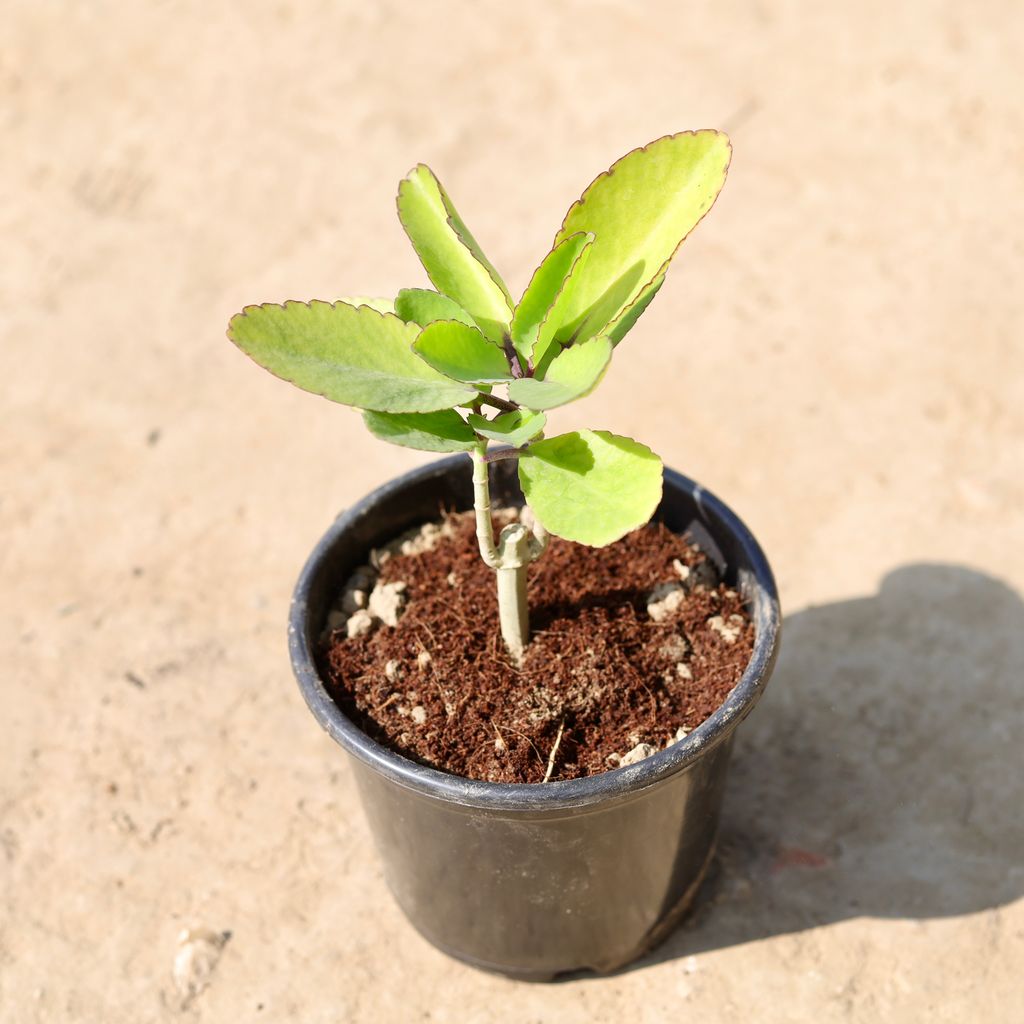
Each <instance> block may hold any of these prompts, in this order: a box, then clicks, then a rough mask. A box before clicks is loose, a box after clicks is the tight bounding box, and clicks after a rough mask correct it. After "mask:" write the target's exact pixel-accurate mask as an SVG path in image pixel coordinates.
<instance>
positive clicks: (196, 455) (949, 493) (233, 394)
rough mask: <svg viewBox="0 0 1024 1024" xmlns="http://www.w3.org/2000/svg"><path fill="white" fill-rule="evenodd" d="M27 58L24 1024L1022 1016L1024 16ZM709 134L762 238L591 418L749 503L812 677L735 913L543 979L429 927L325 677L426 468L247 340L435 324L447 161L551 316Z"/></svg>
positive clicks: (11, 109)
mask: <svg viewBox="0 0 1024 1024" xmlns="http://www.w3.org/2000/svg"><path fill="white" fill-rule="evenodd" d="M3 22H4V30H3V33H2V39H0V97H2V103H0V150H2V152H3V158H2V163H0V167H2V170H0V233H2V238H3V251H4V257H3V261H2V264H0V336H2V339H3V340H2V345H0V373H2V378H3V387H2V392H0V393H2V407H0V408H2V423H3V427H2V430H0V465H2V485H0V537H2V544H0V566H2V574H0V578H2V581H3V586H2V594H0V622H2V624H3V625H2V629H0V651H2V658H3V665H4V672H3V676H2V679H0V706H2V708H3V712H2V716H0V722H2V724H0V728H2V735H0V766H2V771H0V907H2V911H0V1019H3V1020H4V1021H5V1022H6V1021H11V1022H17V1024H21V1022H58V1021H60V1022H63V1021H71V1022H103V1024H122V1022H124V1024H129V1022H130V1024H139V1022H149V1021H171V1020H178V1019H182V1020H194V1021H202V1022H206V1021H211V1022H212V1021H217V1022H222V1021H223V1022H229V1021H230V1022H234V1021H287V1022H299V1021H301V1022H303V1024H310V1022H338V1021H351V1022H364V1021H365V1022H370V1021H377V1020H384V1021H431V1022H435V1024H436V1022H442V1021H450V1022H453V1024H454V1022H459V1024H461V1022H467V1021H469V1022H477V1021H479V1022H488V1021H510V1022H512V1021H515V1022H523V1021H530V1022H534V1021H544V1022H556V1021H557V1022H560V1024H573V1022H584V1021H587V1022H590V1021H595V1020H597V1021H630V1022H634V1021H635V1022H638V1024H639V1022H661V1021H665V1020H668V1019H673V1018H675V1017H676V1016H677V1015H683V1014H685V1016H686V1018H687V1019H693V1020H701V1021H707V1022H716V1021H722V1022H725V1021H735V1020H756V1021H758V1022H763V1024H772V1022H781V1021H813V1022H815V1024H827V1022H831V1021H847V1020H852V1021H876V1020H879V1021H880V1020H929V1021H933V1022H943V1021H957V1022H961V1021H965V1020H967V1021H972V1022H988V1021H993V1022H995V1021H999V1022H1003V1021H1008V1020H1011V1019H1013V1017H1014V1015H1015V1014H1017V1015H1019V1014H1020V1013H1021V1007H1020V995H1021V987H1020V978H1021V968H1022V965H1024V899H1022V897H1024V863H1022V862H1024V822H1022V818H1021V808H1022V806H1024V802H1022V795H1024V794H1022V789H1024V781H1022V780H1024V745H1022V744H1021V740H1020V737H1021V733H1022V728H1024V701H1022V700H1021V689H1020V687H1021V679H1022V675H1024V604H1022V602H1021V597H1020V593H1021V591H1022V589H1024V547H1022V544H1021V537H1022V533H1021V530H1022V527H1024V516H1022V512H1021V510H1022V508H1024V483H1022V478H1024V449H1022V440H1024V357H1022V348H1021V328H1022V324H1024V292H1022V290H1021V288H1020V277H1021V266H1022V263H1021V259H1022V255H1024V247H1022V243H1021V236H1020V226H1021V224H1022V223H1024V188H1022V185H1024V142H1022V140H1024V108H1022V107H1021V104H1020V92H1019V85H1020V52H1021V46H1022V44H1024V8H1022V7H1021V5H1020V4H1019V3H1016V2H1014V0H982V2H979V3H976V4H974V5H971V6H970V7H969V8H968V7H965V6H964V5H963V4H957V3H952V2H950V3H944V2H928V0H911V2H907V3H901V4H896V3H892V2H882V0H865V2H863V3H859V4H817V5H812V4H802V3H797V2H795V0H794V2H776V0H725V2H722V3H700V4H682V3H678V2H669V0H664V2H652V3H646V4H645V3H628V2H626V0H619V2H616V0H602V2H596V0H595V2H590V3H584V2H582V0H557V2H550V0H549V2H545V3H541V2H535V0H521V2H519V3H515V4H511V3H492V2H477V3H468V2H467V3H457V2H444V3H440V2H439V3H434V2H427V3H420V4H412V3H409V4H399V3H395V2H384V0H376V2H373V3H354V2H340V0H334V2H310V3H304V4H300V3H297V2H295V0H277V2H272V0H259V2H257V0H252V2H249V3H246V4H234V5H229V4H223V5H214V4H209V3H200V2H193V3H187V2H166V3H159V4H137V3H129V2H123V3H112V2H107V3H104V2H100V0H97V2H89V3H87V2H84V0H80V2H73V0H68V2H65V3H61V4H52V3H39V2H38V0H12V2H9V3H8V4H6V5H5V17H4V19H3ZM703 126H716V127H724V128H726V129H728V130H729V131H730V132H731V134H732V136H733V140H734V146H735V158H734V164H733V170H732V174H731V177H730V181H729V184H728V185H727V187H726V190H725V192H724V194H723V197H722V200H721V202H720V204H719V205H718V207H717V208H716V209H715V211H714V213H713V214H712V216H711V217H710V218H709V219H708V220H707V221H706V222H705V223H704V224H703V225H702V226H701V228H700V229H699V231H698V232H697V233H696V234H695V236H694V237H693V238H692V239H691V240H690V242H688V243H687V246H686V248H685V250H684V252H683V254H682V255H681V257H680V258H679V260H678V261H677V263H676V266H675V269H674V270H673V272H672V274H671V275H670V276H669V279H668V283H667V284H666V286H665V288H664V289H663V290H662V292H661V294H660V296H659V297H658V299H657V301H656V302H655V304H654V305H653V306H652V308H651V310H650V311H649V312H648V313H647V315H646V316H645V318H644V319H643V321H642V322H641V324H640V326H639V327H638V328H637V329H636V331H635V332H634V334H633V335H632V336H631V337H630V339H629V341H628V343H627V344H626V345H625V346H624V347H623V348H621V349H620V350H619V352H618V354H617V356H616V360H615V366H614V367H613V368H612V371H611V372H610V374H609V376H608V378H607V379H606V381H605V383H604V384H603V385H602V387H601V388H600V389H599V391H598V392H597V394H595V395H594V396H592V397H591V398H589V399H587V400H586V402H585V403H582V404H580V405H578V406H572V407H570V408H568V409H566V410H562V412H561V413H560V414H559V415H558V416H557V417H556V424H555V425H556V426H559V425H562V426H568V425H570V424H578V425H587V426H594V427H606V428H608V429H611V430H615V431H618V432H620V433H624V434H630V435H633V436H636V437H639V438H640V439H642V440H644V441H646V442H647V443H649V444H650V445H652V447H654V448H655V449H656V450H657V451H659V452H660V453H661V454H662V455H663V456H664V457H665V459H666V461H667V462H668V463H669V464H670V465H673V466H675V467H677V468H679V469H681V470H683V471H685V472H687V473H689V474H690V475H693V476H695V477H697V478H699V479H700V480H701V481H703V482H704V483H705V484H706V485H707V486H709V487H710V488H711V489H712V490H715V491H717V492H718V493H719V494H721V495H722V496H723V497H725V498H726V500H728V501H729V502H730V503H731V504H733V506H734V507H735V508H736V509H737V510H738V511H739V512H740V513H741V514H742V515H743V516H744V517H745V518H746V519H747V521H748V522H749V523H750V525H751V526H752V527H753V528H754V530H755V532H757V533H758V535H759V536H760V538H761V539H762V541H763V543H764V546H765V548H766V549H767V551H768V553H769V556H770V557H771V559H772V561H773V563H774V566H775V568H776V570H777V573H778V577H779V583H780V588H781V592H782V595H783V600H784V605H785V610H786V612H787V614H788V619H787V629H786V636H785V641H784V645H783V652H782V656H781V659H780V662H779V665H778V669H777V673H776V677H775V679H774V681H773V684H772V687H771V689H770V691H769V694H768V696H767V698H766V699H765V701H764V703H763V704H762V705H761V706H760V707H759V709H758V711H757V712H756V714H755V715H754V716H753V718H752V719H751V720H750V721H749V722H748V723H747V725H745V726H744V728H743V729H742V730H741V734H740V740H739V743H738V751H737V761H736V765H735V771H734V774H733V777H732V781H731V788H730V791H729V794H728V798H727V808H726V812H725V815H726V819H725V837H724V843H723V849H722V854H721V858H720V862H719V868H718V871H717V875H716V879H715V881H714V883H713V884H712V885H711V886H710V888H709V891H708V893H707V894H706V899H705V903H704V905H703V907H702V909H701V910H700V912H699V913H698V914H697V915H696V917H695V918H694V919H693V920H692V921H691V922H690V923H689V924H688V925H687V926H685V927H683V928H682V929H681V930H679V931H678V932H676V933H675V934H674V935H673V936H672V937H671V938H670V939H669V941H668V942H667V943H666V944H665V945H664V946H663V947H662V948H661V949H659V950H658V951H657V952H656V953H655V954H654V955H652V956H651V957H650V958H649V959H648V960H646V961H644V962H642V963H640V964H637V965H636V966H635V968H633V969H631V970H628V971H626V972H623V973H622V974H620V975H618V976H615V977H610V978H597V979H593V978H589V979H580V980H572V981H569V982H565V983H562V984H558V985H555V986H530V985H524V984H517V983H513V982H510V981H507V980H504V979H502V978H498V977H491V976H487V975H484V974H480V973H477V972H475V971H473V970H471V969H469V968H467V967H464V966H461V965H460V964H457V963H453V962H452V961H450V960H448V959H446V958H445V957H444V956H443V955H441V954H440V953H438V952H435V951H434V950H433V949H432V948H431V947H430V946H428V945H427V944H426V943H425V942H424V941H422V940H421V939H420V938H419V937H418V936H417V935H416V934H414V933H413V931H412V930H411V929H410V928H409V927H408V926H407V925H406V923H405V922H404V920H403V919H402V917H401V916H400V914H399V912H398V911H397V910H396V908H395V907H394V905H393V904H392V902H391V901H390V898H389V896H388V894H387V892H386V890H385V886H384V883H383V881H382V879H381V874H380V870H379V867H378V864H377V861H376V858H375V854H374V851H373V849H372V845H371V842H370V838H369V836H368V833H367V830H366V826H365V824H364V821H363V818H362V815H361V813H360V811H359V809H358V807H357V805H356V802H355V793H354V789H353V784H352V778H351V775H350V773H349V769H348V767H347V765H346V763H345V761H344V759H343V757H342V755H341V754H340V752H339V750H338V749H336V748H335V747H334V746H333V745H332V743H331V742H330V741H329V740H328V739H327V737H326V736H325V735H323V734H321V732H320V730H319V729H318V728H317V727H316V725H315V723H314V722H313V719H312V718H311V716H310V715H309V713H308V712H307V711H306V709H305V707H304V706H303V705H302V703H301V701H300V699H299V697H298V693H297V690H296V688H295V686H294V684H293V682H292V679H291V674H290V669H289V665H288V660H287V654H286V650H285V643H284V623H285V614H286V609H287V604H288V598H289V592H290V589H291V586H292V583H293V580H294V577H295V575H296V572H297V570H298V568H299V566H300V564H301V562H302V561H303V559H304V558H305V556H306V554H307V552H308V550H309V549H310V547H311V545H312V544H313V542H314V540H315V539H316V538H317V537H318V536H319V534H320V532H321V531H322V529H323V528H324V527H325V526H326V525H327V524H328V522H329V521H330V520H331V519H332V517H333V516H334V514H335V513H336V512H337V511H338V510H339V509H340V508H342V507H344V506H345V505H347V504H349V503H351V502H352V501H354V500H355V499H356V498H358V497H359V496H360V495H362V494H363V493H365V492H366V491H367V490H368V489H370V488H371V487H373V486H375V485H376V484H378V483H380V482H382V481H384V480H386V479H387V478H389V477H390V476H392V475H394V474H395V473H397V472H399V471H401V470H403V469H405V468H407V467H410V466H412V465H415V464H417V463H419V462H420V461H421V456H420V455H418V454H416V453H413V452H406V451H400V450H398V449H394V448H390V447H387V446H385V445H383V444H381V443H379V442H377V441H375V440H373V439H371V438H370V437H369V436H367V435H366V434H365V433H364V431H363V429H362V427H361V424H360V423H359V421H358V419H357V418H356V417H355V416H354V415H353V414H351V413H350V412H348V411H347V410H345V409H343V408H341V407H337V406H332V405H330V404H329V403H327V402H323V401H320V400H318V399H315V398H312V397H310V396H308V395H305V394H302V393H300V392H298V391H293V390H291V389H289V388H288V387H286V386H285V385H283V384H281V383H280V382H278V381H276V380H274V379H272V378H271V377H270V376H269V375H266V374H264V373H262V372H260V371H258V370H257V369H256V368H255V367H254V366H252V365H251V364H250V363H249V362H248V361H247V360H246V359H244V357H242V356H241V355H240V354H239V353H238V352H237V351H236V350H234V349H233V347H232V346H230V345H229V344H228V342H227V341H225V339H224V327H225V324H226V321H227V319H228V317H229V315H230V314H231V313H232V312H234V311H235V310H237V309H239V308H240V307H241V306H242V305H243V304H245V303H248V302H253V301H263V300H281V299H284V298H308V297H320V298H334V297H337V296H339V295H343V294H351V293H357V294H358V293H362V294H371V295H372V294H393V293H394V291H395V290H396V289H397V288H398V287H400V286H403V285H409V284H417V283H423V282H424V280H425V279H424V277H423V275H422V273H421V271H420V270H419V268H418V264H417V262H416V260H415V257H414V255H413V253H412V251H411V249H410V248H409V246H408V245H407V244H406V242H405V239H404V236H403V234H402V232H401V230H400V228H399V225H398V223H397V220H396V218H395V215H394V206H393V194H394V189H395V185H396V183H397V181H398V179H399V178H400V177H401V176H402V175H403V174H404V173H405V172H406V171H407V170H408V168H409V167H410V166H411V165H412V164H414V163H415V162H416V161H419V160H424V161H427V162H429V163H430V164H431V165H432V166H433V167H434V168H435V169H436V170H437V171H438V173H439V174H440V175H441V177H442V178H443V180H444V181H445V183H446V184H447V186H448V187H449V190H450V191H451V193H452V195H453V196H454V197H455V200H456V202H457V203H458V205H459V207H460V211H461V212H462V214H463V215H464V216H465V218H466V220H467V221H468V222H469V223H470V224H471V225H472V227H473V229H474V232H475V233H476V235H477V236H478V238H479V239H480V240H481V242H482V243H483V245H484V246H485V248H486V249H487V251H488V253H489V255H490V256H491V258H492V260H493V261H494V262H495V263H496V264H497V265H498V266H500V267H502V268H504V269H505V270H506V273H507V277H508V279H509V280H510V283H511V284H512V286H513V290H516V289H520V288H522V287H523V286H524V285H525V283H526V280H527V279H528V275H529V272H530V270H531V268H532V267H533V265H534V263H535V262H536V261H537V260H539V258H540V257H541V256H542V255H543V254H544V252H546V249H547V245H548V243H549V242H550V239H551V236H552V235H553V232H554V229H555V228H556V226H557V224H558V223H559V220H560V217H561V215H562V213H563V212H564V209H565V208H566V207H567V206H568V204H569V202H570V201H571V200H572V199H573V198H574V197H575V196H576V195H577V194H578V192H579V190H580V189H581V188H582V187H583V186H584V185H585V184H586V183H587V182H588V181H589V180H590V178H591V177H592V176H593V174H594V173H596V172H597V171H599V170H601V169H603V168H604V167H606V166H607V165H608V163H609V162H610V161H611V160H613V159H614V158H616V157H617V156H619V155H620V154H621V153H623V152H625V151H626V150H628V149H630V148H632V147H633V146H635V145H637V144H640V143H643V142H645V141H647V140H649V139H652V138H654V137H656V136H658V135H661V134H664V133H666V132H669V131H675V130H679V129H682V128H690V127H703ZM184 929H192V938H193V939H194V940H195V942H194V944H193V945H192V946H191V947H189V948H188V949H185V950H179V946H178V937H179V933H181V932H182V930H184ZM203 929H207V930H208V931H207V932H204V931H203ZM226 931H230V933H231V937H230V939H229V940H227V942H226V943H223V942H222V939H221V938H220V936H221V933H223V932H226ZM204 936H205V938H204ZM190 956H191V957H192V959H191V960H189V957H190ZM176 959H177V969H176V967H175V964H176ZM189 971H191V974H190V973H189ZM189 978H191V979H192V981H193V982H195V984H194V985H193V988H192V990H190V989H189V986H188V980H189ZM1018 1019H1019V1017H1018Z"/></svg>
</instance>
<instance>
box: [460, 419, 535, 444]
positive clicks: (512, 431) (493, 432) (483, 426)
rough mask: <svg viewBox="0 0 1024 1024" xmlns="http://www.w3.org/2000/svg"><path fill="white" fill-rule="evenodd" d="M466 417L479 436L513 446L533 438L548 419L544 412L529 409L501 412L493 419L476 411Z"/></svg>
mask: <svg viewBox="0 0 1024 1024" xmlns="http://www.w3.org/2000/svg"><path fill="white" fill-rule="evenodd" d="M466 418H467V419H468V420H469V425H470V426H471V427H472V428H473V429H474V430H475V431H476V432H477V433H478V434H479V435H480V436H481V437H486V438H487V439H488V440H489V441H497V442H498V443H499V444H510V445H512V447H513V448H519V447H521V446H522V445H524V444H526V442H527V441H529V440H531V439H532V438H535V437H536V436H537V435H538V434H539V433H540V432H541V431H542V430H543V429H544V425H545V424H546V423H547V419H548V418H547V416H545V415H544V413H542V412H530V410H529V409H520V410H518V411H517V412H506V413H502V414H501V415H500V416H496V417H495V418H494V419H493V420H489V419H487V418H486V417H484V416H478V415H477V414H476V413H470V414H469V416H467V417H466Z"/></svg>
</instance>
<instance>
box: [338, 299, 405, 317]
mask: <svg viewBox="0 0 1024 1024" xmlns="http://www.w3.org/2000/svg"><path fill="white" fill-rule="evenodd" d="M338 302H344V303H345V305H346V306H369V307H370V309H375V310H377V312H378V313H394V311H395V303H394V302H393V301H392V300H391V299H369V298H367V297H366V296H365V295H346V296H344V297H343V298H340V299H338Z"/></svg>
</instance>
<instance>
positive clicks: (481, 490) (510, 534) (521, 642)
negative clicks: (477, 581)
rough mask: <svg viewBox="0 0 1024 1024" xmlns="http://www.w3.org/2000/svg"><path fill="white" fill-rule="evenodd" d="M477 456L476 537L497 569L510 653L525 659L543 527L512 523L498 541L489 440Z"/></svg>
mask: <svg viewBox="0 0 1024 1024" xmlns="http://www.w3.org/2000/svg"><path fill="white" fill-rule="evenodd" d="M469 454H470V457H471V458H472V460H473V505H474V509H475V511H476V539H477V544H478V545H479V548H480V556H481V557H482V558H483V560H484V562H485V564H486V565H489V566H490V567H491V568H492V569H494V570H495V571H496V573H497V584H498V618H499V620H500V623H501V636H502V639H503V640H504V641H505V646H506V647H507V648H508V650H509V653H510V654H511V655H512V657H513V658H514V659H515V660H516V662H520V661H522V658H523V652H524V651H525V649H526V645H527V644H528V643H529V642H530V609H529V606H528V604H527V601H526V570H527V566H529V564H530V563H531V562H532V561H533V560H534V559H535V558H537V556H538V555H540V553H541V552H542V551H543V550H544V546H545V543H546V541H544V540H542V535H543V537H544V538H546V534H543V527H540V528H539V529H540V531H541V532H538V527H537V525H535V526H534V529H533V532H532V533H531V531H530V530H529V529H527V527H526V526H525V525H524V524H523V523H518V522H516V523H509V525H508V526H506V527H505V528H504V529H503V530H502V531H501V535H500V537H499V538H498V542H497V543H495V541H494V526H493V524H492V522H491V488H490V481H489V479H488V469H487V443H486V441H484V442H481V443H480V444H479V445H477V447H476V448H474V449H473V450H472V451H471V452H470V453H469Z"/></svg>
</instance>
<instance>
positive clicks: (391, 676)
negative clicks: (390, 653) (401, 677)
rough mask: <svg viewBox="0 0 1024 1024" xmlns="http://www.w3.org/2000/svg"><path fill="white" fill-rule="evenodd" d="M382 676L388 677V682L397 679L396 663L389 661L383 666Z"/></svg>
mask: <svg viewBox="0 0 1024 1024" xmlns="http://www.w3.org/2000/svg"><path fill="white" fill-rule="evenodd" d="M384 675H386V676H387V677H388V681H389V682H392V683H393V682H394V681H395V680H396V679H397V678H398V662H397V661H393V660H392V661H389V662H387V663H386V664H385V665H384Z"/></svg>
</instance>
